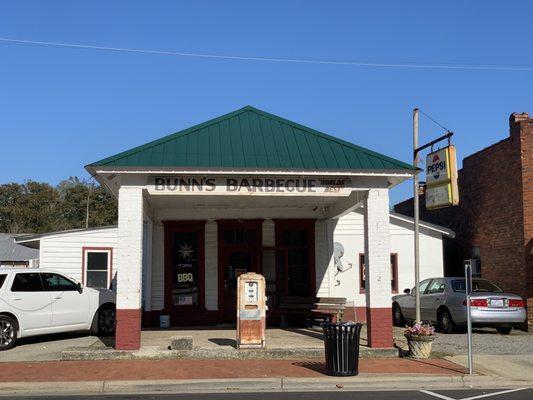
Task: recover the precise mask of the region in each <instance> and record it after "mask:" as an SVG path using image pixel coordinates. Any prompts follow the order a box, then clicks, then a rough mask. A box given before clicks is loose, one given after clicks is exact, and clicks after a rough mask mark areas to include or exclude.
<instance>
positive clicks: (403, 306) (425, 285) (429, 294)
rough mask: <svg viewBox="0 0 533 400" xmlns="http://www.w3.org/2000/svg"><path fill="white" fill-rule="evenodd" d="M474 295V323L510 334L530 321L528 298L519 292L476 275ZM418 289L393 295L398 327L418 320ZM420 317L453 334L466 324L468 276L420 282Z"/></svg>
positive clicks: (471, 302)
mask: <svg viewBox="0 0 533 400" xmlns="http://www.w3.org/2000/svg"><path fill="white" fill-rule="evenodd" d="M472 289H473V291H472V294H471V296H470V305H471V315H472V325H474V326H488V327H494V328H496V329H497V330H498V332H499V333H502V334H508V333H509V332H511V330H512V328H513V327H514V326H517V325H521V324H523V323H524V322H525V320H526V309H525V301H524V300H523V299H522V298H521V297H520V296H518V295H516V294H511V293H505V292H504V291H503V290H502V289H501V288H500V287H498V286H497V285H495V284H494V283H492V282H490V281H488V280H486V279H477V278H474V279H473V282H472ZM415 313H416V311H415V292H414V288H413V289H405V290H404V294H401V295H397V296H394V297H393V298H392V315H393V321H394V324H395V325H396V326H403V325H404V324H405V322H406V321H413V320H414V319H415ZM420 318H421V319H422V320H423V321H429V322H434V323H436V324H437V327H438V328H439V330H440V331H441V332H444V333H451V332H453V331H454V330H455V328H456V327H458V326H461V325H462V326H464V325H465V324H466V294H465V279H464V278H449V277H447V278H431V279H426V280H424V281H422V282H420Z"/></svg>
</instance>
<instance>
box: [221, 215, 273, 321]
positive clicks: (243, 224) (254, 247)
mask: <svg viewBox="0 0 533 400" xmlns="http://www.w3.org/2000/svg"><path fill="white" fill-rule="evenodd" d="M216 222H217V242H218V311H219V313H220V314H219V315H220V320H221V322H223V321H225V320H226V319H227V318H226V299H225V290H224V267H225V263H226V257H227V253H228V252H229V251H237V250H239V249H242V250H250V251H252V252H253V253H254V254H255V263H254V265H253V267H252V269H253V270H255V271H256V272H258V273H261V272H262V271H263V263H262V259H260V255H261V254H262V253H261V252H260V251H259V249H260V248H261V247H262V244H263V220H262V219H245V220H234V219H220V220H217V221H216ZM235 228H248V229H256V230H257V236H256V243H255V244H250V245H246V244H244V245H242V244H239V245H225V244H224V230H225V229H235ZM229 322H231V321H229Z"/></svg>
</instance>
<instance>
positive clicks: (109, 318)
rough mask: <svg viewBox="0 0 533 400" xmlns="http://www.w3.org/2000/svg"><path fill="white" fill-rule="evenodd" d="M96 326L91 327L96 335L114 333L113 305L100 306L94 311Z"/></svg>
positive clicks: (114, 315)
mask: <svg viewBox="0 0 533 400" xmlns="http://www.w3.org/2000/svg"><path fill="white" fill-rule="evenodd" d="M96 314H97V315H96V321H95V322H96V326H95V327H94V328H93V329H92V331H93V333H94V334H96V335H98V336H110V335H112V334H113V333H115V327H116V324H117V320H116V309H115V307H114V306H110V305H108V306H102V307H100V309H99V310H98V311H97V313H96Z"/></svg>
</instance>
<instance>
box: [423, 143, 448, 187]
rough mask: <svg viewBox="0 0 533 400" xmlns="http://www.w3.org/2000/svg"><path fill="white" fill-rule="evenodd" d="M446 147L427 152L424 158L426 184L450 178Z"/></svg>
mask: <svg viewBox="0 0 533 400" xmlns="http://www.w3.org/2000/svg"><path fill="white" fill-rule="evenodd" d="M446 150H447V148H444V149H440V150H438V151H436V152H433V153H430V154H428V156H427V158H426V182H427V184H428V185H431V184H433V183H440V182H444V181H447V180H449V179H450V174H449V169H448V160H447V157H446V155H447V154H446Z"/></svg>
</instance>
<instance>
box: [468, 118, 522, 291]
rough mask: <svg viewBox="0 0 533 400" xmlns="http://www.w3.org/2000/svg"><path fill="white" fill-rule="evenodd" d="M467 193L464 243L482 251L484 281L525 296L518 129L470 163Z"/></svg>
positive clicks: (479, 154)
mask: <svg viewBox="0 0 533 400" xmlns="http://www.w3.org/2000/svg"><path fill="white" fill-rule="evenodd" d="M461 191H462V193H461V200H462V201H463V202H464V204H463V210H464V211H465V212H466V214H467V219H468V221H469V226H468V228H469V229H468V230H467V231H466V232H464V238H465V239H466V243H468V244H469V245H470V246H478V247H479V249H480V258H481V275H482V277H483V278H487V279H489V280H492V281H494V282H496V283H499V284H500V285H502V286H503V288H504V289H505V290H506V291H511V292H515V293H517V294H520V295H525V294H526V291H527V284H526V269H525V265H524V247H523V229H524V213H523V207H522V177H521V154H520V138H519V135H516V134H515V133H514V124H513V126H512V133H511V135H510V136H509V138H507V139H505V140H502V141H501V142H499V143H496V144H495V145H493V146H491V147H489V148H487V149H484V150H482V151H480V152H478V153H475V154H473V155H471V156H469V157H467V158H465V159H464V161H463V174H462V180H461ZM468 258H469V257H468Z"/></svg>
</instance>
